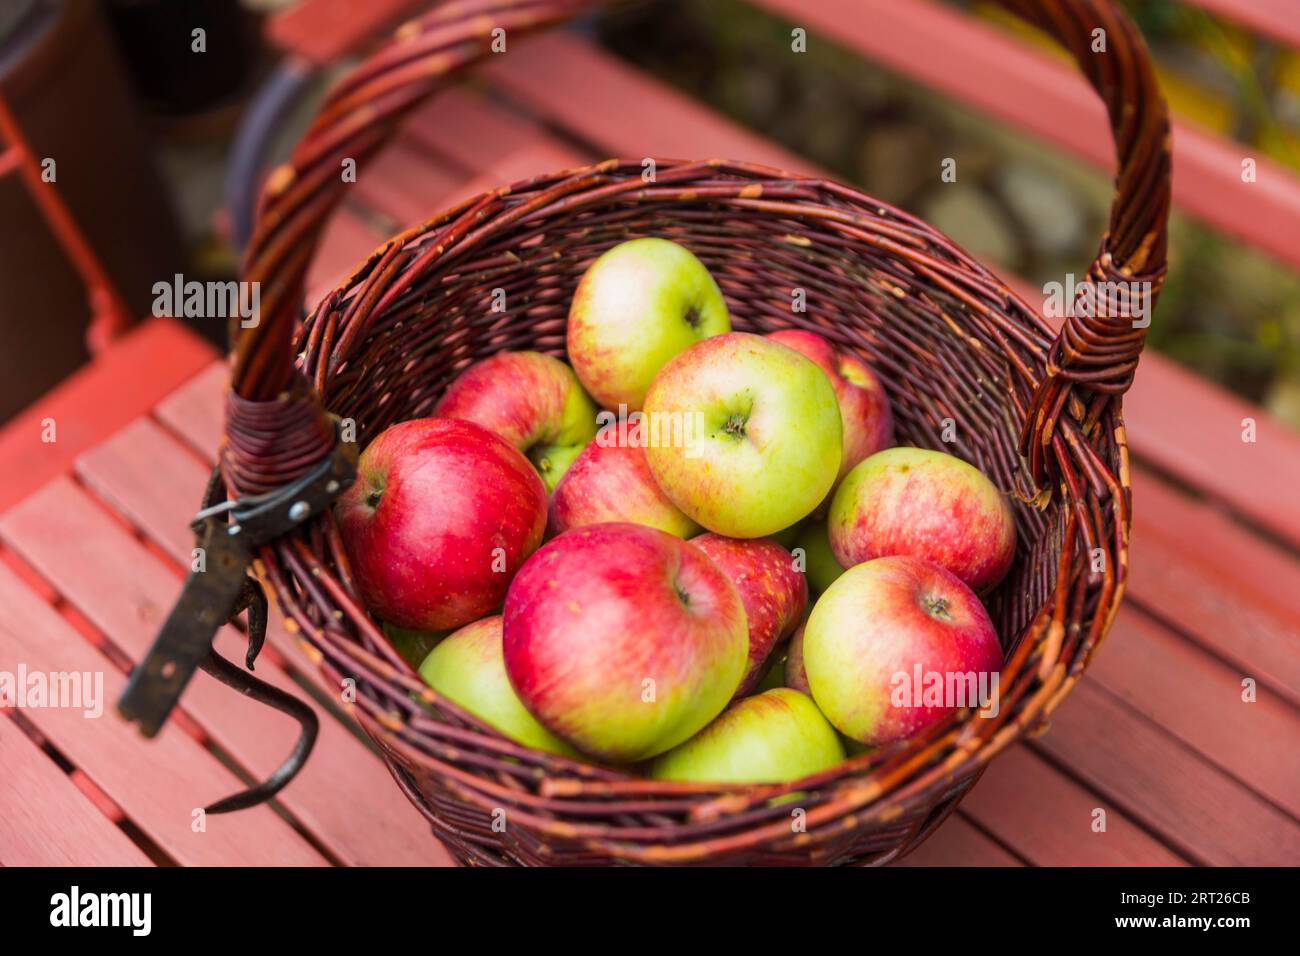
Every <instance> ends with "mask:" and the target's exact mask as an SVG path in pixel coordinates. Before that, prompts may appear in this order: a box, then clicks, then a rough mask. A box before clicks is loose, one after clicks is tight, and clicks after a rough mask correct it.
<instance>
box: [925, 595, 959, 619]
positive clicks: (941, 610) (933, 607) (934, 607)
mask: <svg viewBox="0 0 1300 956" xmlns="http://www.w3.org/2000/svg"><path fill="white" fill-rule="evenodd" d="M921 604H922V605H923V606H924V607H925V610H926V613H927V614H929V615H930V616H931V617H934V618H938V619H939V620H941V621H947V620H950V619H951V617H952V615H950V614H949V613H948V599H947V598H941V597H927V598H922V599H921Z"/></svg>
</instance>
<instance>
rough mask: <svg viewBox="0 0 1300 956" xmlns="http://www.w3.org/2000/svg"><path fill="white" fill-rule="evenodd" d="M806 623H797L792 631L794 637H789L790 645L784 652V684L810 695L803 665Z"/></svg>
mask: <svg viewBox="0 0 1300 956" xmlns="http://www.w3.org/2000/svg"><path fill="white" fill-rule="evenodd" d="M806 628H807V624H801V625H799V628H798V629H797V630H796V631H795V632H794V637H792V638H790V646H789V647H787V648H786V652H785V673H784V677H785V686H786V687H789V688H790V689H791V690H797V691H800V692H802V693H804V694H807V695H808V696H809V697H811V696H812V688H810V687H809V686H808V672H807V671H806V670H804V666H803V632H804V630H805V629H806Z"/></svg>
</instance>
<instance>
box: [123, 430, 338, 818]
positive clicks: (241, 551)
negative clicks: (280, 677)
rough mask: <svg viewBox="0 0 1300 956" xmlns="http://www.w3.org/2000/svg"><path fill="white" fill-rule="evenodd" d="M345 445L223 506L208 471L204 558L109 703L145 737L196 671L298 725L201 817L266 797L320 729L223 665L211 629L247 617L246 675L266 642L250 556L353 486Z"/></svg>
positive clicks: (301, 708) (287, 698)
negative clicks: (263, 766) (262, 772)
mask: <svg viewBox="0 0 1300 956" xmlns="http://www.w3.org/2000/svg"><path fill="white" fill-rule="evenodd" d="M355 475H356V467H355V456H354V454H353V453H352V450H351V448H350V446H347V445H344V444H342V443H339V444H336V445H335V447H334V450H333V452H332V453H331V454H330V455H329V456H327V457H326V458H325V459H324V460H323V461H322V462H321V464H320V465H319V466H318V467H317V468H315V469H314V470H313V471H312V472H311V473H309V474H307V475H306V476H304V477H303V478H301V479H300V480H298V481H296V482H294V483H293V484H291V485H288V486H286V487H284V488H281V489H278V490H277V491H275V492H273V493H271V494H266V495H259V496H257V497H256V498H250V499H247V500H244V499H241V500H239V501H227V500H226V497H225V486H224V483H223V482H222V479H221V472H220V469H214V470H213V473H212V477H211V478H210V479H209V481H208V487H207V490H206V492H205V493H204V496H203V507H202V510H201V511H200V512H199V513H198V514H197V515H196V516H195V518H194V521H193V523H192V527H193V528H194V531H195V535H196V537H197V543H198V548H199V549H200V553H201V554H202V556H203V561H202V562H201V563H200V564H198V565H197V566H196V567H195V568H194V569H193V570H191V571H190V574H189V576H188V577H186V579H185V586H184V588H183V589H182V590H181V594H180V597H179V598H178V599H177V601H176V605H175V606H174V607H173V608H172V610H171V613H170V614H168V616H167V620H166V621H165V622H164V623H163V627H162V630H161V631H160V632H159V634H158V637H157V638H156V639H155V641H154V643H153V646H152V647H151V648H150V649H149V653H148V654H147V655H146V656H145V658H144V660H142V661H141V662H140V663H139V664H138V665H137V666H136V667H135V669H134V670H133V671H132V672H131V677H130V680H129V681H128V682H127V686H126V690H125V691H123V693H122V696H121V698H120V699H119V700H118V704H117V708H118V712H119V713H120V714H121V715H122V716H123V717H124V718H126V719H127V720H129V721H135V722H137V723H139V725H140V731H141V733H143V734H144V735H145V736H146V737H152V736H154V735H155V734H157V733H158V731H159V729H161V727H162V725H163V722H164V721H165V720H166V719H167V716H168V715H169V714H170V713H171V712H172V709H173V708H174V707H175V706H176V704H177V702H178V701H179V700H180V696H181V693H182V691H184V689H185V686H186V685H187V684H188V683H189V681H190V678H191V677H193V676H194V672H195V670H199V669H202V670H203V671H205V672H206V673H208V674H210V675H212V676H213V677H215V678H216V679H217V680H219V681H221V682H222V683H223V684H225V685H226V686H228V687H231V688H233V689H235V690H237V691H239V692H240V693H241V694H244V695H245V696H246V697H251V698H252V699H253V700H256V701H258V702H259V703H263V704H266V705H267V706H269V707H273V708H275V709H276V710H278V711H280V712H281V713H285V714H288V715H289V716H291V717H293V718H294V720H296V721H297V722H298V725H299V728H300V731H299V736H298V742H297V744H295V746H294V748H293V751H292V752H291V753H290V755H289V757H288V759H286V760H285V762H284V763H283V764H281V765H280V767H279V768H278V769H277V770H276V771H275V772H274V773H273V774H271V776H270V777H269V778H267V779H266V780H265V781H264V782H262V783H260V784H257V785H256V786H254V787H251V788H250V789H248V790H246V791H243V792H241V793H237V794H234V795H232V796H229V797H226V798H224V799H222V800H218V801H217V802H216V803H213V804H212V805H211V806H209V807H208V808H207V812H208V813H228V812H230V811H232V810H242V809H244V808H246V807H251V806H255V805H257V804H259V803H262V802H264V801H266V800H269V799H270V798H271V797H273V796H274V795H275V794H276V793H278V792H279V791H280V790H282V789H283V788H284V787H285V786H286V785H287V784H288V783H289V781H291V780H292V779H293V778H294V777H295V776H296V775H297V774H298V771H300V770H301V769H302V767H303V764H304V763H305V762H306V760H307V756H308V755H309V754H310V753H311V749H312V746H313V745H314V744H315V742H316V735H317V733H318V732H319V730H320V723H319V720H318V719H317V717H316V713H315V711H313V710H312V709H311V708H310V707H308V706H307V705H306V704H304V703H303V702H302V701H300V700H298V699H297V698H295V697H293V696H292V695H290V694H287V693H285V692H284V691H282V690H280V689H279V688H277V687H273V686H271V685H270V684H267V683H266V682H265V681H262V680H259V679H258V678H256V677H254V676H253V675H252V674H250V673H248V672H247V671H244V670H242V669H240V668H238V667H236V666H235V665H233V664H231V663H230V662H229V661H227V660H226V659H225V658H224V657H222V656H221V655H220V654H218V653H217V652H216V650H215V649H214V648H213V646H212V642H213V639H214V638H215V637H216V634H217V631H218V630H220V628H221V627H222V626H223V625H224V624H226V623H228V622H230V621H232V620H233V619H234V618H236V617H238V616H239V615H240V614H241V613H243V612H244V611H247V612H248V651H247V654H246V656H245V664H246V665H247V667H248V669H249V670H252V669H253V664H254V662H255V661H256V660H257V656H258V654H259V653H260V652H261V649H262V645H263V643H264V642H265V640H266V623H267V600H266V596H265V594H263V592H262V588H261V585H260V584H259V583H258V582H257V581H256V580H255V579H254V578H252V577H250V576H249V574H248V570H249V567H250V566H251V564H252V555H253V550H254V549H255V548H257V547H259V546H261V545H263V544H266V543H267V542H269V541H271V540H273V539H274V538H276V537H278V536H279V535H282V534H285V533H286V532H288V531H291V530H292V529H293V528H295V527H296V526H298V525H299V524H301V523H302V522H303V521H305V520H306V519H307V518H308V517H310V516H311V515H314V514H317V513H319V512H320V511H322V510H324V509H325V508H327V507H329V504H330V503H331V502H332V501H333V500H334V499H335V498H336V497H337V496H338V495H339V493H340V492H342V491H343V490H344V489H345V488H347V487H348V485H350V484H352V482H353V481H354V480H355Z"/></svg>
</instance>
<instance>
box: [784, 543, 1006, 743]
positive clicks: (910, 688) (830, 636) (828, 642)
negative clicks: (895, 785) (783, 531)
mask: <svg viewBox="0 0 1300 956" xmlns="http://www.w3.org/2000/svg"><path fill="white" fill-rule="evenodd" d="M803 667H804V671H805V673H806V675H807V680H808V687H809V689H810V690H811V692H812V696H813V700H815V701H816V702H817V706H818V707H819V708H821V711H822V713H823V714H825V715H826V717H827V719H828V720H830V722H831V723H832V724H834V725H835V727H836V728H837V729H838V730H840V732H842V733H843V734H844V735H845V736H847V737H850V738H852V739H853V740H857V741H860V742H861V743H865V744H870V745H872V746H877V745H880V744H887V743H891V742H893V741H896V740H904V739H906V738H908V737H911V736H914V735H915V734H917V733H919V732H920V731H922V730H924V729H925V728H926V727H929V726H930V725H931V724H933V723H935V722H936V721H939V720H941V719H943V718H944V717H945V716H947V715H948V714H950V713H951V712H952V711H953V710H955V709H956V708H958V707H966V706H968V707H972V708H979V707H984V706H989V705H992V706H996V696H997V679H998V675H999V671H1000V670H1001V667H1002V652H1001V648H1000V647H999V645H998V638H997V633H996V632H995V631H994V628H993V622H992V621H991V620H990V619H989V616H988V613H987V612H986V611H985V610H984V606H983V605H982V604H980V600H979V598H978V597H976V596H975V593H974V592H973V591H972V590H971V589H970V588H968V587H967V586H966V585H965V584H963V583H962V582H961V581H960V580H958V579H957V578H956V577H955V576H954V575H952V574H950V573H949V572H947V571H945V570H944V569H943V568H941V567H939V566H938V565H935V564H931V563H930V562H928V561H925V560H922V559H921V558H915V557H911V556H910V555H895V556H892V557H887V558H876V559H875V560H873V561H867V562H866V563H864V564H859V565H856V566H855V567H852V568H849V570H847V571H846V572H844V574H843V576H841V577H840V578H839V580H837V581H836V582H835V583H834V584H832V585H831V586H830V589H829V590H827V592H826V593H825V594H823V595H822V596H821V597H820V598H819V599H818V600H817V603H816V604H815V605H814V606H813V609H812V613H811V614H810V615H809V616H808V622H807V625H806V626H805V628H804V634H803Z"/></svg>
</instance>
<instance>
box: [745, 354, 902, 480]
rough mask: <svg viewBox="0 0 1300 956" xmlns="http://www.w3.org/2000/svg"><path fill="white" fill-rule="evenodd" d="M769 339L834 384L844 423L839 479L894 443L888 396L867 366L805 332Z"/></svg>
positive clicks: (892, 418) (854, 357)
mask: <svg viewBox="0 0 1300 956" xmlns="http://www.w3.org/2000/svg"><path fill="white" fill-rule="evenodd" d="M768 338H769V339H772V340H774V341H776V342H780V343H781V344H782V345H788V346H789V347H790V348H792V349H794V350H795V351H797V352H799V353H801V354H803V355H806V356H808V358H810V359H812V360H813V361H814V362H816V363H817V367H818V368H820V369H821V370H822V371H823V372H825V373H826V377H827V378H829V379H830V380H831V385H832V386H833V387H834V388H835V398H836V400H837V401H838V402H839V405H840V418H841V419H842V421H843V423H844V448H843V457H842V459H841V461H840V474H839V477H840V478H843V477H844V476H845V475H847V474H848V473H849V470H850V469H851V468H852V467H853V466H854V465H856V464H857V463H858V462H860V461H862V459H864V458H867V457H868V456H870V455H874V454H875V453H876V452H878V451H881V450H883V449H885V448H888V447H889V446H890V445H892V444H893V443H894V416H893V413H892V412H891V411H890V408H889V396H888V395H886V394H885V387H884V386H883V385H881V384H880V379H878V378H877V377H876V375H875V373H874V372H872V371H871V368H870V367H869V366H868V365H867V364H866V363H865V362H863V361H862V360H861V359H860V358H858V357H857V356H855V355H853V354H852V353H851V352H848V351H846V350H844V349H837V348H836V347H835V346H834V345H832V344H831V343H830V342H828V341H826V339H824V338H822V337H821V336H820V335H818V334H817V333H816V332H809V331H808V330H806V329H782V330H781V331H779V332H772V333H770V334H769V335H768Z"/></svg>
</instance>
